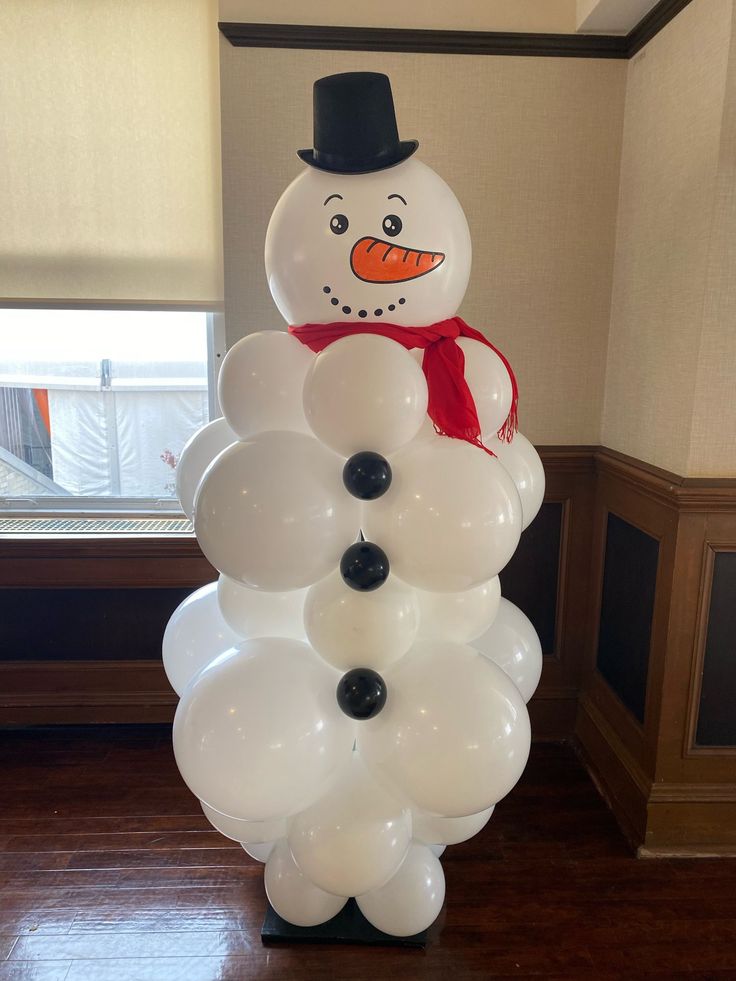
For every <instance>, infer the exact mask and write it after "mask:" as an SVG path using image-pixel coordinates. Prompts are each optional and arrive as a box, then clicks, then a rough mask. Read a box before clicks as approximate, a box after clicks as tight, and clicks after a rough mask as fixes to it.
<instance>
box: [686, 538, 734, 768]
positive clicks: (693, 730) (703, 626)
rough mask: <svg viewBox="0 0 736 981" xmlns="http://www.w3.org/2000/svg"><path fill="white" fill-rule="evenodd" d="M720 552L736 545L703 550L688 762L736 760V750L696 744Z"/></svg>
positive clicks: (712, 545) (709, 543) (689, 710)
mask: <svg viewBox="0 0 736 981" xmlns="http://www.w3.org/2000/svg"><path fill="white" fill-rule="evenodd" d="M719 552H736V542H733V541H731V542H725V543H720V542H714V541H707V542H706V543H705V545H704V547H703V566H702V573H701V577H700V588H699V596H700V599H699V602H698V612H697V621H696V626H695V642H694V647H693V657H692V669H691V673H690V688H689V695H688V700H687V727H686V732H685V748H684V756H685V757H686V758H695V759H698V758H703V757H712V756H725V757H732V758H736V746H710V745H708V746H699V745H698V744H697V743H696V741H695V740H696V735H697V729H698V719H699V714H700V701H701V696H702V691H703V668H704V664H705V648H706V642H707V638H708V622H709V617H710V604H711V594H712V591H713V575H714V573H715V562H716V555H717V554H718V553H719Z"/></svg>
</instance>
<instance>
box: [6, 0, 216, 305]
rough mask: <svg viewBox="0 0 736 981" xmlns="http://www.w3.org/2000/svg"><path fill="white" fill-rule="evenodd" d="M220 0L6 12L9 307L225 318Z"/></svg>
mask: <svg viewBox="0 0 736 981" xmlns="http://www.w3.org/2000/svg"><path fill="white" fill-rule="evenodd" d="M217 45H218V37H217V10H216V4H215V3H214V2H213V0H125V2H120V0H3V2H2V3H1V4H0V159H1V165H0V302H2V303H3V305H5V306H8V305H10V304H16V303H23V304H39V303H43V304H45V305H48V304H55V303H58V305H70V304H75V305H76V303H80V304H81V305H84V304H97V305H108V304H110V305H114V304H124V305H127V304H130V305H151V306H154V307H156V306H163V307H192V308H202V307H206V308H209V309H217V308H218V307H219V306H220V304H221V301H222V231H221V225H222V217H221V193H220V132H219V77H218V54H217V52H218V46H217Z"/></svg>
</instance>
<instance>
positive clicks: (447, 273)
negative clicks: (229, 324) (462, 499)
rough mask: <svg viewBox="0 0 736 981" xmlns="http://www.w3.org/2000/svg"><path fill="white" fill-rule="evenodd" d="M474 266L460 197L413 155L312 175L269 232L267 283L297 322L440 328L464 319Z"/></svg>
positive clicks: (288, 194)
mask: <svg viewBox="0 0 736 981" xmlns="http://www.w3.org/2000/svg"><path fill="white" fill-rule="evenodd" d="M334 195H340V197H334ZM399 195H400V197H399ZM389 196H391V197H389ZM338 216H342V218H341V219H340V220H337V221H336V220H335V219H336V218H337V217H338ZM342 219H344V220H342ZM395 219H398V220H399V222H400V223H401V226H402V227H401V229H400V230H399V227H398V222H397V221H396V220H395ZM387 229H388V230H387ZM371 246H372V247H371ZM470 264H471V245H470V233H469V232H468V223H467V221H466V220H465V215H464V214H463V211H462V208H461V207H460V205H459V203H458V200H457V198H456V197H455V195H454V194H453V192H452V190H451V189H450V188H449V187H448V186H447V184H446V183H445V182H444V181H443V180H442V179H441V178H440V177H438V175H437V174H435V173H434V171H432V170H430V168H429V167H427V166H426V164H423V163H421V161H419V160H417V159H416V158H415V157H412V158H411V159H410V160H405V161H404V162H403V163H400V164H397V165H396V166H394V167H390V168H386V169H385V170H378V171H374V172H373V173H369V174H336V173H332V172H327V171H322V170H318V169H316V168H314V167H306V168H305V169H304V171H303V172H302V173H301V174H300V175H299V177H297V179H296V180H295V181H294V182H293V183H292V184H291V185H290V186H289V187H288V188H287V189H286V191H285V192H284V194H283V195H282V197H281V200H280V201H279V202H278V204H277V205H276V208H275V209H274V212H273V215H272V217H271V221H270V223H269V226H268V231H267V233H266V275H267V276H268V284H269V287H270V289H271V293H272V295H273V298H274V300H275V302H276V306H277V307H278V308H279V310H280V311H281V314H282V316H283V317H284V319H285V320H286V321H287V322H288V323H290V324H303V323H329V322H331V321H358V322H359V321H360V320H361V319H366V320H367V321H371V320H375V321H388V322H389V323H395V324H405V325H408V326H412V325H422V324H431V323H436V322H437V321H438V320H444V319H445V318H447V317H452V316H453V315H454V314H455V313H456V312H457V310H458V308H459V306H460V303H461V301H462V298H463V295H464V294H465V289H466V287H467V285H468V277H469V275H470ZM402 301H403V302H402ZM361 311H362V313H363V317H361ZM367 448H368V447H361V449H367Z"/></svg>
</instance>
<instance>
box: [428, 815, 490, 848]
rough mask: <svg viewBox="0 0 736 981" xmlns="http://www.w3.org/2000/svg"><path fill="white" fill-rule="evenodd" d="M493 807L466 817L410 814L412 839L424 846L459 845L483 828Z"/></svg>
mask: <svg viewBox="0 0 736 981" xmlns="http://www.w3.org/2000/svg"><path fill="white" fill-rule="evenodd" d="M493 810H494V809H493V807H487V808H486V809H485V810H484V811H481V812H480V813H479V814H469V815H468V816H467V817H455V818H445V817H435V816H434V815H433V814H425V813H423V812H422V811H413V812H412V827H413V834H414V838H415V839H416V840H417V841H423V842H424V843H425V844H426V845H432V844H442V845H459V844H460V842H461V841H467V840H468V838H472V837H473V836H474V835H477V834H478V832H479V831H480V830H481V829H483V828H485V826H486V825H487V824H488V822H489V821H490V819H491V815H492V814H493Z"/></svg>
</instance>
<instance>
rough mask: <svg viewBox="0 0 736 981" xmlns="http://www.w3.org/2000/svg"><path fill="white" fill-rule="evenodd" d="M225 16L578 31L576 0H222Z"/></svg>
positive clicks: (228, 18)
mask: <svg viewBox="0 0 736 981" xmlns="http://www.w3.org/2000/svg"><path fill="white" fill-rule="evenodd" d="M220 20H221V21H235V22H246V23H248V22H250V23H267V24H321V25H322V24H330V25H338V26H339V25H345V26H352V27H354V26H360V27H413V28H419V29H444V30H455V31H463V30H464V31H541V32H543V33H550V34H573V33H574V32H575V26H576V0H428V2H427V0H423V2H421V3H418V2H411V0H408V2H407V0H404V2H402V3H397V2H396V0H372V3H369V4H367V3H355V2H350V3H346V2H345V0H278V2H277V3H274V2H273V0H220Z"/></svg>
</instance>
